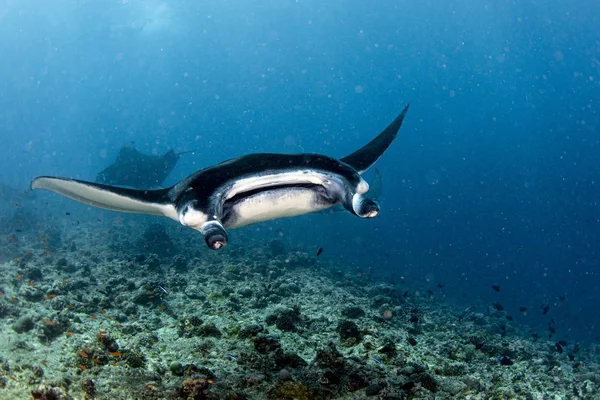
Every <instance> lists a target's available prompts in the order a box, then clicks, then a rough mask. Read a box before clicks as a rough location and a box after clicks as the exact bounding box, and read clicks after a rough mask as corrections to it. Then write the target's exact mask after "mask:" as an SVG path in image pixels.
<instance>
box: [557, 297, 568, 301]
mask: <svg viewBox="0 0 600 400" xmlns="http://www.w3.org/2000/svg"><path fill="white" fill-rule="evenodd" d="M558 299H559V300H560V301H565V300H566V299H567V298H566V297H565V296H558Z"/></svg>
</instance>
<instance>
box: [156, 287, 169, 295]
mask: <svg viewBox="0 0 600 400" xmlns="http://www.w3.org/2000/svg"><path fill="white" fill-rule="evenodd" d="M158 288H159V289H160V290H162V291H163V292H165V293H166V294H169V291H168V290H167V289H165V288H164V287H162V286H160V285H158Z"/></svg>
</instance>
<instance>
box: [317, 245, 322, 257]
mask: <svg viewBox="0 0 600 400" xmlns="http://www.w3.org/2000/svg"><path fill="white" fill-rule="evenodd" d="M322 252H323V248H322V247H319V250H317V257H319V256H320V255H321V253H322Z"/></svg>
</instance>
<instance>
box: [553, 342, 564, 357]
mask: <svg viewBox="0 0 600 400" xmlns="http://www.w3.org/2000/svg"><path fill="white" fill-rule="evenodd" d="M554 346H556V351H557V352H558V353H559V354H562V352H563V347H562V345H561V344H560V343H558V342H557V343H555V344H554Z"/></svg>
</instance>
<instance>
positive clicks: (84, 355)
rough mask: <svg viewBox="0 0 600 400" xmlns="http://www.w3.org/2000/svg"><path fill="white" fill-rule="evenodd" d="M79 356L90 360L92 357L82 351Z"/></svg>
mask: <svg viewBox="0 0 600 400" xmlns="http://www.w3.org/2000/svg"><path fill="white" fill-rule="evenodd" d="M79 355H80V356H81V357H83V358H88V357H89V356H90V355H89V354H88V353H86V352H85V351H80V352H79Z"/></svg>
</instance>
